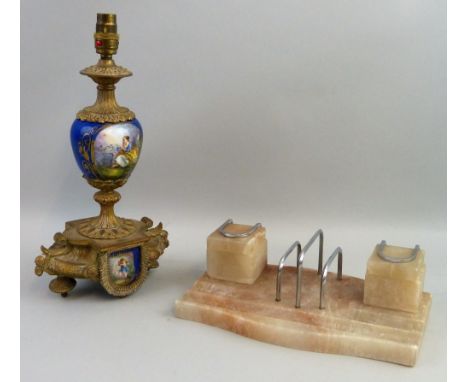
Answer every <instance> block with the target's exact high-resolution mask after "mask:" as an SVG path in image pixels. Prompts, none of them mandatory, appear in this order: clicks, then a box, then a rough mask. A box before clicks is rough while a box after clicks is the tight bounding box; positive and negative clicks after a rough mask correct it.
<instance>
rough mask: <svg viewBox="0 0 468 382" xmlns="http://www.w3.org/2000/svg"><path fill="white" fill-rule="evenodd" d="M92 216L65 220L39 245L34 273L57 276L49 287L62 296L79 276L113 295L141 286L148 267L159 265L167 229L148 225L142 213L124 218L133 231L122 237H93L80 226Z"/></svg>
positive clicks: (125, 293)
mask: <svg viewBox="0 0 468 382" xmlns="http://www.w3.org/2000/svg"><path fill="white" fill-rule="evenodd" d="M93 219H95V218H88V219H80V220H75V221H71V222H67V223H66V224H65V231H64V232H63V233H56V234H55V235H54V244H52V245H51V246H50V247H49V248H45V247H41V251H42V254H41V255H39V256H37V257H36V260H35V264H36V267H35V273H36V275H38V276H41V275H42V274H43V273H44V272H46V273H48V274H50V275H54V276H57V277H56V278H55V279H53V280H52V281H51V282H50V285H49V288H50V290H51V291H52V292H55V293H59V294H61V295H62V296H66V295H67V294H68V293H69V292H70V291H71V290H72V289H73V288H74V287H75V284H76V280H75V279H80V278H81V279H89V280H94V281H98V282H99V283H100V284H101V285H102V286H103V287H104V289H105V290H106V291H107V292H108V293H109V294H111V295H113V296H119V297H123V296H128V295H130V294H132V293H133V292H135V291H136V290H137V289H138V288H139V287H140V286H141V284H142V283H143V282H144V280H145V279H146V276H147V274H148V271H149V270H150V269H151V268H157V267H158V266H159V264H158V259H159V257H160V256H161V255H162V254H163V253H164V250H165V249H166V248H167V247H168V246H169V241H168V239H167V236H168V233H167V231H165V230H164V229H163V226H162V223H159V225H158V226H156V227H153V228H152V226H153V222H152V221H151V219H149V218H146V217H144V218H142V219H141V220H140V221H138V220H131V219H125V220H127V221H130V222H131V224H132V227H134V231H133V232H132V233H130V234H128V235H126V236H125V237H123V238H117V239H116V238H113V239H107V238H99V239H94V238H90V237H86V236H85V235H83V234H82V233H81V230H80V227H83V226H86V225H89V224H90V222H92V221H93Z"/></svg>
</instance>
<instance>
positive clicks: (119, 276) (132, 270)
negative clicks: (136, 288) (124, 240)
mask: <svg viewBox="0 0 468 382" xmlns="http://www.w3.org/2000/svg"><path fill="white" fill-rule="evenodd" d="M108 264H109V270H110V272H109V274H110V277H111V280H112V282H113V283H114V284H116V285H128V284H130V283H131V282H133V281H134V280H135V279H136V278H137V277H138V275H139V274H140V270H141V249H140V247H134V248H130V249H125V250H122V251H118V252H113V253H110V254H109V256H108Z"/></svg>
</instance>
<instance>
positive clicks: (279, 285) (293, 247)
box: [276, 241, 302, 307]
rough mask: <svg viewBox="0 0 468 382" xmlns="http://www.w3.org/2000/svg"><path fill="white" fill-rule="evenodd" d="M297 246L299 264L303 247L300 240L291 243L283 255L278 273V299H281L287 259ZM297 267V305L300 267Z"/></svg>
mask: <svg viewBox="0 0 468 382" xmlns="http://www.w3.org/2000/svg"><path fill="white" fill-rule="evenodd" d="M295 248H297V258H296V261H297V264H299V257H300V256H301V254H302V248H301V243H300V242H299V241H295V242H294V243H292V244H291V246H290V247H289V248H288V250H287V251H286V253H285V254H284V255H283V256H282V257H281V259H280V261H279V264H278V271H277V273H276V301H281V281H282V276H283V268H284V263H285V262H286V259H287V258H288V256H289V255H290V254H291V252H292V251H294V249H295ZM296 269H297V274H296V307H297V304H298V295H297V291H298V286H299V267H296Z"/></svg>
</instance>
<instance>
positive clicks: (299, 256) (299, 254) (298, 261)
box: [276, 229, 323, 308]
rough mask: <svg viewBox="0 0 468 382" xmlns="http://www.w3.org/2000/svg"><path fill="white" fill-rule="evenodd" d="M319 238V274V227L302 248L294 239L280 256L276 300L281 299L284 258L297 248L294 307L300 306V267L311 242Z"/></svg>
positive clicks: (320, 267) (319, 271) (320, 249)
mask: <svg viewBox="0 0 468 382" xmlns="http://www.w3.org/2000/svg"><path fill="white" fill-rule="evenodd" d="M317 238H320V240H319V259H318V270H317V273H318V274H321V272H322V262H323V231H322V230H321V229H319V230H317V231H316V232H315V233H314V234H313V236H312V237H311V238H310V240H309V241H308V242H307V244H306V245H305V247H304V249H301V243H300V242H299V241H295V242H294V243H293V244H292V245H291V246H290V247H289V248H288V250H287V251H286V253H285V254H284V255H283V256H282V257H281V259H280V261H279V264H278V270H277V273H276V301H281V283H282V275H283V268H284V264H285V262H286V259H287V258H288V256H289V255H290V254H291V252H292V251H293V250H294V248H297V259H296V305H295V306H296V308H300V307H301V293H302V268H303V263H304V257H305V254H306V253H307V251H308V250H309V249H310V247H311V246H312V244H314V242H315V241H316V240H317Z"/></svg>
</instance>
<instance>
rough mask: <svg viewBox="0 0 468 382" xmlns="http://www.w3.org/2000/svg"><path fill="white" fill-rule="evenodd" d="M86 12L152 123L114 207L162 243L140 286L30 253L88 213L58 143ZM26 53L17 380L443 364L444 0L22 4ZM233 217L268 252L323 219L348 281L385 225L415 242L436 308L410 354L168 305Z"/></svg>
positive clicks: (123, 92) (406, 373)
mask: <svg viewBox="0 0 468 382" xmlns="http://www.w3.org/2000/svg"><path fill="white" fill-rule="evenodd" d="M97 12H114V13H117V20H118V25H119V33H120V35H121V41H120V49H119V52H118V55H117V56H116V62H117V63H118V64H121V65H123V66H126V67H128V68H129V69H131V70H132V71H133V72H134V76H133V77H131V78H129V79H124V80H122V81H121V82H120V83H119V84H118V87H117V96H118V100H119V103H120V104H122V105H125V106H129V107H130V108H131V109H132V110H134V111H135V112H136V114H137V117H138V118H139V120H140V122H141V123H142V125H143V128H144V134H145V138H144V139H145V140H144V144H143V152H142V156H141V159H140V161H139V164H138V166H137V168H136V170H135V171H134V173H133V175H132V177H131V179H130V181H129V182H128V184H127V185H126V186H125V187H124V188H123V189H122V190H121V193H122V196H123V198H122V200H121V202H120V203H119V204H118V205H117V212H118V213H119V214H121V215H123V216H127V217H133V218H140V217H141V216H144V215H146V216H149V217H151V218H153V219H154V220H155V221H156V222H158V221H159V220H161V221H163V222H164V223H165V225H166V226H167V229H168V230H169V233H170V240H171V246H170V247H169V249H168V250H167V252H166V254H165V255H164V257H163V258H161V261H160V263H161V267H160V268H159V269H158V270H157V271H156V272H153V274H152V275H151V276H150V277H149V279H148V280H147V281H146V283H145V284H144V285H143V287H142V288H141V290H140V291H139V292H138V293H137V294H135V295H134V296H131V297H130V298H128V299H123V300H122V299H110V298H107V297H106V296H105V295H104V293H103V292H101V291H100V289H99V288H98V287H94V286H93V285H92V284H89V283H86V282H79V283H78V286H77V288H76V291H74V292H73V293H72V295H71V296H70V297H69V298H68V299H67V300H63V299H60V298H58V297H57V296H53V295H52V294H51V293H49V292H48V290H47V283H48V281H49V279H50V278H49V277H48V276H44V277H41V278H37V277H35V276H34V273H33V268H34V267H33V260H34V257H35V256H36V255H37V254H38V252H39V246H40V245H41V244H47V245H49V244H50V243H51V241H52V236H53V234H54V233H55V232H56V231H60V230H61V229H63V223H64V221H66V220H72V219H76V218H80V217H85V216H91V215H93V214H95V213H96V212H97V209H98V208H97V205H96V204H95V203H94V202H93V200H92V194H93V190H92V189H91V188H90V187H89V186H88V185H87V183H86V182H85V181H84V180H83V179H82V178H81V174H80V172H79V170H78V167H77V166H76V164H75V163H74V158H73V154H72V152H71V147H70V145H69V128H70V125H71V123H72V122H73V119H74V116H75V114H76V112H77V111H78V110H79V109H80V108H82V107H83V106H86V105H89V104H92V103H93V102H94V98H95V86H94V84H93V83H92V82H91V81H90V80H89V79H87V78H85V77H83V76H80V75H79V74H78V72H79V70H80V69H82V68H84V67H85V66H88V65H91V64H93V63H95V62H96V61H97V55H96V54H95V52H94V48H93V38H92V34H93V31H94V24H95V21H96V20H95V18H96V15H95V14H96V13H97ZM21 52H22V57H21V73H22V79H21V122H22V127H21V146H22V147H21V177H22V178H21V203H22V206H21V207H22V208H21V215H22V223H21V224H22V254H21V256H22V258H21V267H22V269H21V275H22V279H21V285H22V290H21V295H22V312H21V313H22V322H21V326H22V334H21V336H22V338H21V339H22V375H23V378H25V380H32V379H33V378H34V380H36V381H41V380H46V379H47V380H49V381H56V380H57V381H58V380H61V378H62V377H63V375H65V374H66V375H67V376H68V377H69V378H68V379H69V380H73V381H74V380H77V381H78V380H80V381H81V380H83V379H86V378H85V377H83V375H86V374H88V375H89V373H92V372H94V373H95V375H96V376H99V380H102V381H103V380H107V379H106V378H105V377H108V378H109V380H110V379H112V380H114V381H115V380H137V379H138V380H140V381H143V380H155V378H156V377H158V378H164V379H168V380H201V379H203V380H205V381H206V380H213V381H219V380H220V378H221V376H222V375H224V373H228V377H230V378H231V379H232V380H239V379H240V378H241V377H242V378H244V379H245V380H255V379H257V380H258V379H259V378H261V379H264V378H266V377H268V378H269V379H271V380H280V379H282V378H283V379H284V378H286V377H288V376H289V375H290V373H291V370H299V371H300V373H301V374H300V375H299V376H298V377H297V379H298V381H301V380H311V378H316V377H317V375H321V378H320V379H319V380H322V381H325V380H327V378H328V380H335V379H337V378H340V377H341V378H343V377H346V378H348V379H351V380H354V379H357V378H360V379H362V377H363V373H369V374H368V377H369V378H377V377H378V378H379V379H380V380H385V379H386V378H388V380H394V379H395V378H398V379H400V380H412V381H415V380H419V379H422V378H429V379H430V378H432V380H434V381H435V380H439V381H440V380H442V379H444V378H445V372H446V361H445V354H446V339H445V332H446V320H445V311H446V303H445V299H446V4H445V2H444V1H436V0H425V1H423V0H394V1H375V0H355V1H346V0H308V1H306V0H289V1H280V0H269V1H263V0H260V1H225V2H220V1H208V0H201V1H181V0H180V1H131V2H129V1H120V0H119V1H117V0H114V1H89V0H86V1H84V0H82V1H80V2H64V1H59V0H54V1H52V0H47V1H41V2H38V1H33V0H27V1H26V0H23V1H22V12H21ZM227 217H232V218H234V220H235V221H238V222H240V223H246V224H248V223H255V222H257V221H261V222H262V223H263V224H264V225H265V226H266V227H267V236H268V239H269V259H270V262H272V263H275V262H277V261H278V259H279V257H280V256H281V254H282V252H284V250H285V249H286V248H287V247H288V245H289V244H290V243H291V242H292V241H294V240H296V239H299V240H304V241H305V240H307V239H308V237H309V236H310V235H311V233H312V232H313V231H314V230H315V229H317V228H323V229H324V231H325V234H326V241H325V244H326V245H325V247H326V251H327V252H329V251H331V250H333V248H334V247H335V246H337V245H341V246H342V247H343V249H344V251H345V262H344V271H345V273H347V274H350V275H354V276H358V277H363V276H364V272H365V263H366V260H367V257H368V256H369V255H370V252H371V250H372V248H373V246H374V245H375V244H376V243H377V242H379V241H380V240H381V239H386V240H387V241H388V242H389V243H391V244H397V245H403V246H413V245H414V244H416V243H419V244H420V245H421V247H422V248H424V249H426V252H427V259H426V262H427V267H428V271H427V277H426V288H425V289H426V290H427V291H429V292H432V293H433V295H434V306H433V311H432V316H431V321H430V323H429V326H428V329H427V333H426V337H425V339H424V342H423V348H422V353H421V357H420V359H419V361H418V364H417V365H416V367H415V368H414V369H408V368H403V367H399V366H394V365H387V364H383V363H381V362H375V361H369V360H362V359H356V358H350V357H342V356H333V355H322V354H315V353H306V352H300V351H295V350H291V349H283V348H279V347H275V346H272V345H267V344H263V343H258V342H255V341H252V340H249V339H245V338H242V337H238V336H235V335H234V334H231V333H227V332H223V331H221V330H219V329H215V328H210V327H205V326H203V325H201V324H196V323H191V322H184V321H181V320H178V319H176V318H174V317H173V313H172V304H173V301H174V300H175V299H176V298H177V297H179V296H180V295H181V294H182V293H183V292H184V290H185V289H187V288H188V287H189V286H190V285H191V284H192V282H193V281H194V280H195V279H196V278H197V277H198V276H199V274H200V273H201V272H203V270H204V261H205V258H204V251H205V239H206V236H207V235H208V234H209V233H210V232H211V231H212V230H213V229H214V228H215V227H216V226H218V225H219V224H220V223H222V222H223V221H224V220H225V219H226V218H227ZM310 261H311V263H310V264H309V265H310V266H312V260H310ZM122 328H124V329H122ZM129 349H130V350H129ZM127 350H128V351H127ZM239 364H241V365H243V367H242V368H239V367H238V365H239ZM44 365H48V367H47V368H46V367H45V366H44ZM49 367H53V370H54V372H53V373H52V372H51V371H50V368H49ZM71 371H73V372H71ZM326 376H328V377H326ZM96 380H97V377H96Z"/></svg>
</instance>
